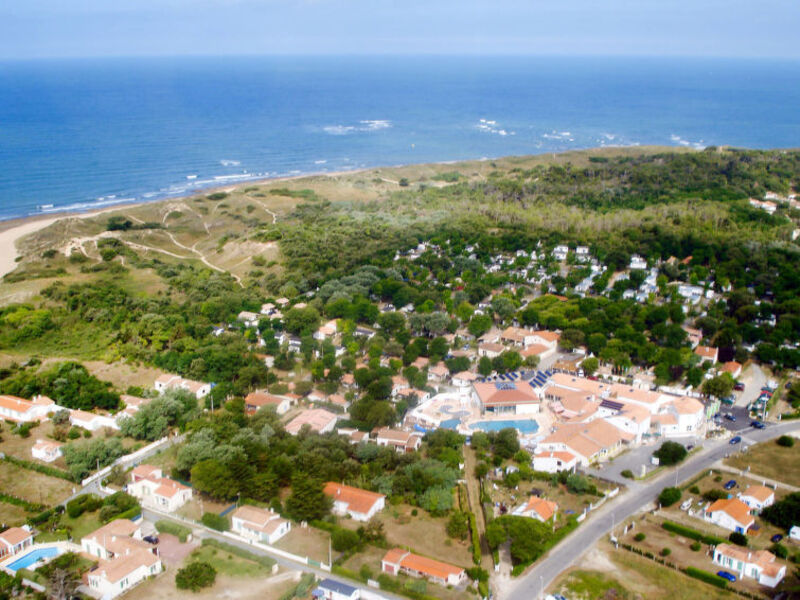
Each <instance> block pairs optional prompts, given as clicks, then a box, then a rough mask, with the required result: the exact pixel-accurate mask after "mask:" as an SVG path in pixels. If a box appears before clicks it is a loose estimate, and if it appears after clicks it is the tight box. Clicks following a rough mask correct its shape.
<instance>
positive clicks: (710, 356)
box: [694, 346, 719, 364]
mask: <svg viewBox="0 0 800 600" xmlns="http://www.w3.org/2000/svg"><path fill="white" fill-rule="evenodd" d="M694 353H695V354H696V355H697V356H699V357H700V362H706V361H708V362H710V363H711V364H714V363H716V362H717V361H718V360H719V348H714V347H713V346H697V347H696V348H695V349H694Z"/></svg>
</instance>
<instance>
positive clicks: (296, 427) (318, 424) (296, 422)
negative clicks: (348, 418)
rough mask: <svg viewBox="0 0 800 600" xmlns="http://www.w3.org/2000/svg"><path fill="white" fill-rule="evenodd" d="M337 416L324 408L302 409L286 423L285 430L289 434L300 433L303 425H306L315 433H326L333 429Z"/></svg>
mask: <svg viewBox="0 0 800 600" xmlns="http://www.w3.org/2000/svg"><path fill="white" fill-rule="evenodd" d="M338 418H339V417H338V416H337V415H335V414H333V413H332V412H330V411H328V410H325V409H324V408H310V409H307V410H304V411H303V412H301V413H300V414H299V415H297V416H296V417H295V418H294V419H292V420H291V421H289V423H287V425H286V432H287V433H290V434H291V435H297V434H298V433H300V429H301V428H302V427H303V426H304V425H308V426H309V427H310V428H311V431H314V432H316V433H328V432H330V431H333V428H334V427H335V426H336V421H337V419H338Z"/></svg>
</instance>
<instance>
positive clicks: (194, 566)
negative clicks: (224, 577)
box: [175, 562, 217, 592]
mask: <svg viewBox="0 0 800 600" xmlns="http://www.w3.org/2000/svg"><path fill="white" fill-rule="evenodd" d="M216 579H217V570H216V569H215V568H214V567H213V566H212V565H210V564H209V563H207V562H193V563H190V564H188V565H186V566H185V567H183V568H182V569H178V572H177V573H176V574H175V586H176V587H177V588H178V589H179V590H192V591H193V592H196V591H198V590H200V589H202V588H205V587H210V586H212V585H214V582H215V581H216Z"/></svg>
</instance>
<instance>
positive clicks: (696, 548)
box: [689, 542, 703, 552]
mask: <svg viewBox="0 0 800 600" xmlns="http://www.w3.org/2000/svg"><path fill="white" fill-rule="evenodd" d="M702 547H703V545H702V544H701V543H700V542H692V545H691V546H689V548H691V549H692V551H694V552H697V551H699V550H700V548H702Z"/></svg>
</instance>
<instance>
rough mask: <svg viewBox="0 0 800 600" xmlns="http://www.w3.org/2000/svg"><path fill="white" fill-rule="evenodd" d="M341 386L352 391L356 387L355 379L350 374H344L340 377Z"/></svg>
mask: <svg viewBox="0 0 800 600" xmlns="http://www.w3.org/2000/svg"><path fill="white" fill-rule="evenodd" d="M342 385H343V386H344V387H345V388H347V389H348V390H354V389H355V388H357V387H358V384H357V383H356V378H355V377H354V376H353V374H352V373H345V374H344V375H342Z"/></svg>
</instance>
